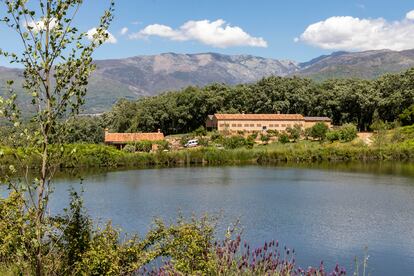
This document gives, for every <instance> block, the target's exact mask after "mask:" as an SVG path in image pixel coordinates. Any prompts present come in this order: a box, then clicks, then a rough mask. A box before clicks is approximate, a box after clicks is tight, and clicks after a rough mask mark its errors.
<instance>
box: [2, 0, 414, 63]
mask: <svg viewBox="0 0 414 276" xmlns="http://www.w3.org/2000/svg"><path fill="white" fill-rule="evenodd" d="M29 1H31V2H36V0H29ZM107 3H108V1H107V0H87V1H84V4H83V6H82V7H81V10H80V12H79V14H78V16H77V19H76V24H77V26H79V29H80V30H82V31H85V32H86V31H89V33H90V34H92V33H93V28H94V27H95V26H96V24H97V22H98V19H99V16H100V14H101V13H102V11H103V10H104V9H105V7H106V6H107ZM115 3H116V11H115V19H114V21H113V23H112V25H111V27H110V29H109V32H110V40H109V41H108V42H107V43H106V44H105V45H103V46H102V47H101V48H99V49H98V50H97V52H96V53H95V55H94V58H96V59H111V58H124V57H131V56H137V55H151V54H159V53H165V52H176V53H202V52H218V53H223V54H250V55H256V56H262V57H267V58H277V59H290V60H294V61H300V62H302V61H308V60H310V59H312V58H315V57H317V56H319V55H323V54H329V53H331V52H334V51H339V50H343V51H363V50H371V49H392V50H405V49H412V48H414V1H411V0H410V1H409V0H392V1H385V0H360V1H353V0H289V1H279V0H115ZM0 9H1V10H0V16H2V15H4V8H2V7H0ZM0 48H2V49H4V50H14V51H19V50H21V46H20V43H19V40H18V37H17V36H16V34H14V33H13V32H11V31H10V30H8V29H7V28H6V27H5V26H4V25H0ZM0 65H3V66H4V65H8V64H7V61H5V60H3V59H2V60H0Z"/></svg>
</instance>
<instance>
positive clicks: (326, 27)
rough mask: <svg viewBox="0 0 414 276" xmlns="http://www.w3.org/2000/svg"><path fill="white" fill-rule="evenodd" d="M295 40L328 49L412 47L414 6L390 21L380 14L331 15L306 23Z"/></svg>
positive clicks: (403, 48) (395, 48) (401, 48)
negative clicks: (379, 16)
mask: <svg viewBox="0 0 414 276" xmlns="http://www.w3.org/2000/svg"><path fill="white" fill-rule="evenodd" d="M295 41H296V42H305V43H308V44H310V45H314V46H317V47H320V48H323V49H331V50H380V49H390V50H396V51H400V50H406V49H412V48H414V10H412V11H410V12H409V13H407V15H406V18H404V19H402V20H399V21H393V22H389V21H387V20H385V19H383V18H377V19H360V18H355V17H351V16H334V17H330V18H328V19H326V20H324V21H320V22H317V23H314V24H311V25H309V26H308V27H307V28H306V30H305V31H304V32H303V33H302V34H301V35H300V37H298V38H295Z"/></svg>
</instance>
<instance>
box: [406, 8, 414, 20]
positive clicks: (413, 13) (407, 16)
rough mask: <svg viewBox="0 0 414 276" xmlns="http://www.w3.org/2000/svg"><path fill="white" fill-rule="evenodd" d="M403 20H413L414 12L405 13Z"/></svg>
mask: <svg viewBox="0 0 414 276" xmlns="http://www.w3.org/2000/svg"><path fill="white" fill-rule="evenodd" d="M405 18H407V19H408V20H414V10H412V11H409V12H407V14H406V15H405Z"/></svg>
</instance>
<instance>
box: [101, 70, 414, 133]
mask: <svg viewBox="0 0 414 276" xmlns="http://www.w3.org/2000/svg"><path fill="white" fill-rule="evenodd" d="M413 104H414V68H413V69H410V70H408V71H406V72H404V73H401V74H387V75H384V76H382V77H380V78H378V79H376V80H361V79H332V80H327V81H324V82H322V83H320V82H315V81H312V80H310V79H304V78H299V77H290V78H287V77H268V78H264V79H262V80H260V81H258V82H257V83H252V84H243V85H236V86H229V85H224V84H212V85H209V86H206V87H203V88H199V87H187V88H185V89H182V90H180V91H174V92H167V93H164V94H161V95H159V96H155V97H147V98H142V99H139V100H136V101H128V100H121V101H119V102H118V103H117V104H116V105H115V106H114V107H113V109H112V111H110V112H109V113H106V114H105V115H104V117H103V118H102V120H103V121H104V124H106V125H108V126H109V127H110V128H111V129H112V131H117V132H130V131H131V132H135V131H155V130H157V129H158V128H160V129H161V130H162V131H163V132H164V133H167V134H174V133H185V132H189V131H192V130H194V129H196V128H198V127H199V126H200V125H203V124H204V122H205V119H206V117H207V115H208V114H214V113H218V112H226V113H241V112H245V113H276V112H281V113H300V114H303V115H306V116H328V117H330V118H331V119H332V120H333V123H334V124H336V125H340V124H343V123H354V124H355V125H357V126H358V128H359V129H360V130H368V129H369V127H370V125H371V124H372V122H373V119H376V120H383V121H385V122H393V121H395V120H397V119H398V117H399V115H400V114H401V113H402V112H403V111H404V110H405V109H407V108H408V107H409V106H411V105H413Z"/></svg>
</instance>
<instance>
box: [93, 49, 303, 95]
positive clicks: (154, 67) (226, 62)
mask: <svg viewBox="0 0 414 276" xmlns="http://www.w3.org/2000/svg"><path fill="white" fill-rule="evenodd" d="M97 65H98V70H97V72H96V73H97V74H99V75H101V76H104V77H105V78H108V79H111V80H117V81H120V82H122V83H124V84H127V85H129V86H130V89H133V90H134V91H135V92H136V93H137V95H152V94H154V93H158V92H160V91H165V90H174V89H179V88H182V87H186V86H189V85H198V86H204V85H206V84H210V83H212V82H222V83H227V84H237V83H245V82H252V81H256V80H258V79H260V78H262V77H264V76H270V75H281V76H284V75H287V74H289V73H292V72H294V71H295V70H297V69H298V67H297V65H296V63H294V62H291V61H279V60H274V59H265V58H261V57H254V56H248V55H237V56H228V55H221V54H215V53H205V54H191V55H190V54H188V55H187V54H174V53H166V54H160V55H154V56H138V57H132V58H126V59H118V60H100V61H97Z"/></svg>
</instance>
